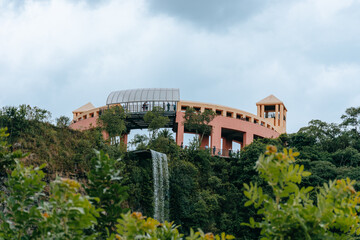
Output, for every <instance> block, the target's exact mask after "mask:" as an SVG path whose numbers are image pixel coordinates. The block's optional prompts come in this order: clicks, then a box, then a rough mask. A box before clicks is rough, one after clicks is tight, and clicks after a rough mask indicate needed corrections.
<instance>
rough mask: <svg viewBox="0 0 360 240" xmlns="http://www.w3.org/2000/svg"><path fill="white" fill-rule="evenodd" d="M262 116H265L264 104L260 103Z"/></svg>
mask: <svg viewBox="0 0 360 240" xmlns="http://www.w3.org/2000/svg"><path fill="white" fill-rule="evenodd" d="M260 117H262V118H265V106H264V105H261V116H260Z"/></svg>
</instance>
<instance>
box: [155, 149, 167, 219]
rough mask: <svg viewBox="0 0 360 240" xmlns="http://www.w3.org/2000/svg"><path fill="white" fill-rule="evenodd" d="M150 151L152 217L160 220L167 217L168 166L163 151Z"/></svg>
mask: <svg viewBox="0 0 360 240" xmlns="http://www.w3.org/2000/svg"><path fill="white" fill-rule="evenodd" d="M150 151H151V157H152V165H153V179H154V218H155V219H156V220H158V221H160V222H164V221H165V220H168V217H169V194H170V192H169V168H168V160H167V156H166V154H164V153H159V152H156V151H153V150H150Z"/></svg>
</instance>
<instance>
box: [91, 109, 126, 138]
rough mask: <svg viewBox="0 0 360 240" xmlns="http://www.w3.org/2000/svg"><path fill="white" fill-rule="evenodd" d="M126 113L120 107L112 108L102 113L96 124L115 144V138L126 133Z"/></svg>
mask: <svg viewBox="0 0 360 240" xmlns="http://www.w3.org/2000/svg"><path fill="white" fill-rule="evenodd" d="M125 119H126V113H125V111H124V109H123V108H122V107H121V106H112V107H110V108H109V109H106V110H104V111H103V113H102V114H101V115H100V117H99V119H98V123H99V125H100V126H101V128H102V129H103V130H105V131H106V132H107V133H108V134H109V137H110V140H111V141H113V142H115V137H117V136H121V135H123V134H124V133H125V132H126V122H125Z"/></svg>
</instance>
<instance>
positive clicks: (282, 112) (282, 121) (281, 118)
mask: <svg viewBox="0 0 360 240" xmlns="http://www.w3.org/2000/svg"><path fill="white" fill-rule="evenodd" d="M280 126H281V127H283V126H284V105H282V104H281V105H280Z"/></svg>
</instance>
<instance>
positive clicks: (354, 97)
mask: <svg viewBox="0 0 360 240" xmlns="http://www.w3.org/2000/svg"><path fill="white" fill-rule="evenodd" d="M359 78H360V1H359V0H297V1H296V0H271V1H270V0H222V1H220V0H182V1H178V0H0V107H2V106H8V105H19V104H23V103H26V104H30V105H33V106H39V107H41V108H45V109H47V110H49V111H51V112H52V114H53V118H55V117H58V116H60V115H67V116H69V117H70V116H71V111H72V110H74V109H76V108H78V107H80V106H81V105H84V104H86V103H87V102H89V101H90V102H92V103H93V104H94V105H95V106H103V105H105V101H106V98H107V96H108V94H109V93H110V92H111V91H114V90H123V89H132V88H144V87H146V88H152V87H168V88H180V93H181V99H183V100H193V101H200V102H209V103H217V104H221V105H226V106H230V107H235V108H238V109H242V110H245V111H248V112H252V113H255V114H256V106H255V103H256V102H257V101H259V100H261V99H263V98H264V97H266V96H268V95H270V94H274V95H275V96H277V97H278V98H279V99H281V100H282V101H283V102H284V103H285V105H286V107H287V109H288V118H287V119H288V132H296V131H297V130H298V129H299V128H300V127H303V126H306V125H307V123H308V122H309V121H310V120H312V119H321V120H323V121H327V122H340V116H341V115H342V114H343V113H344V111H345V109H346V108H348V107H352V106H354V107H358V106H359V105H360V79H359Z"/></svg>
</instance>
